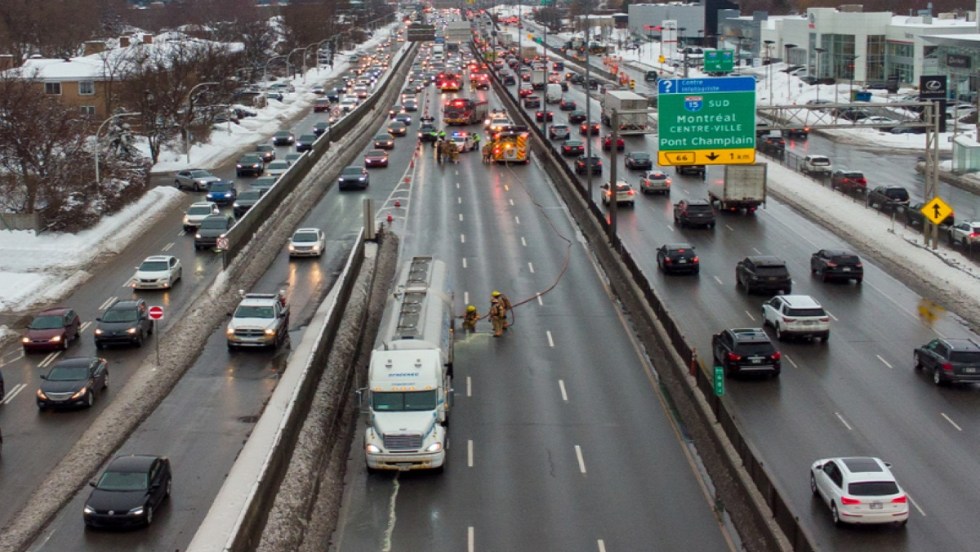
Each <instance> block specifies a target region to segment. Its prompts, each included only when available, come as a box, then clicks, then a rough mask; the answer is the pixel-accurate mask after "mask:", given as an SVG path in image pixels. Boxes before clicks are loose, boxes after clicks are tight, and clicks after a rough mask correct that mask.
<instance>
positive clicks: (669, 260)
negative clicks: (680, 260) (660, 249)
mask: <svg viewBox="0 0 980 552" xmlns="http://www.w3.org/2000/svg"><path fill="white" fill-rule="evenodd" d="M664 262H665V263H667V264H670V263H672V262H674V259H671V258H670V257H664Z"/></svg>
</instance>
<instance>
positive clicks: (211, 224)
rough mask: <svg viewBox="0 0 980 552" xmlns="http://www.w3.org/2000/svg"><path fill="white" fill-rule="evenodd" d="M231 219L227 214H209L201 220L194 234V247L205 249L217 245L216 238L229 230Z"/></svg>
mask: <svg viewBox="0 0 980 552" xmlns="http://www.w3.org/2000/svg"><path fill="white" fill-rule="evenodd" d="M231 225H232V220H231V217H229V216H227V215H211V216H209V217H207V218H205V219H204V220H202V221H201V225H200V226H198V227H197V233H195V234H194V249H195V250H197V249H206V248H208V247H215V246H217V245H218V238H220V237H222V236H224V235H225V234H227V233H228V230H231Z"/></svg>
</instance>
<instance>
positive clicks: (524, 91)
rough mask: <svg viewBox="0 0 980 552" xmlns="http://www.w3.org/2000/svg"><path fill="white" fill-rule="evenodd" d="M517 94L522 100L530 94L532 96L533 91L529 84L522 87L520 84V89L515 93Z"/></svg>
mask: <svg viewBox="0 0 980 552" xmlns="http://www.w3.org/2000/svg"><path fill="white" fill-rule="evenodd" d="M517 94H518V95H519V96H520V97H522V98H524V97H527V96H530V95H531V94H534V89H533V88H531V85H530V84H528V85H523V84H522V85H521V89H520V90H518V91H517Z"/></svg>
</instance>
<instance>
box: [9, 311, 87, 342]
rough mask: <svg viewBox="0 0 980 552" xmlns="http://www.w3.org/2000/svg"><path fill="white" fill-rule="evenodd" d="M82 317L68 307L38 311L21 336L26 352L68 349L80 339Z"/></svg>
mask: <svg viewBox="0 0 980 552" xmlns="http://www.w3.org/2000/svg"><path fill="white" fill-rule="evenodd" d="M80 327H81V319H79V317H78V314H77V313H76V312H75V311H74V310H72V309H69V308H66V307H55V308H51V309H47V310H44V311H41V312H40V313H38V315H37V316H35V317H34V320H32V321H31V324H30V325H29V326H28V327H27V333H26V334H24V337H23V338H21V340H20V341H21V345H23V346H24V352H25V353H30V352H32V351H49V350H54V349H62V350H64V349H67V348H68V346H69V345H71V342H72V341H74V340H76V339H78V332H79V331H80V330H79V328H80Z"/></svg>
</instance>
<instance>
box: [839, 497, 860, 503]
mask: <svg viewBox="0 0 980 552" xmlns="http://www.w3.org/2000/svg"><path fill="white" fill-rule="evenodd" d="M840 503H841V504H844V505H854V504H860V503H861V501H860V500H858V499H856V498H851V497H849V496H842V497H840Z"/></svg>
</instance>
